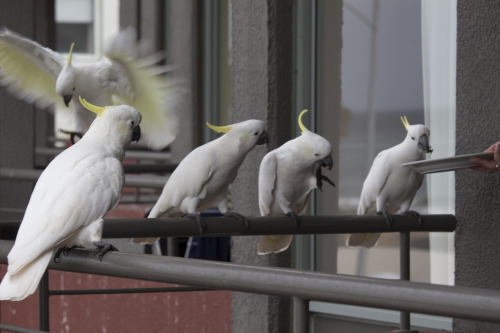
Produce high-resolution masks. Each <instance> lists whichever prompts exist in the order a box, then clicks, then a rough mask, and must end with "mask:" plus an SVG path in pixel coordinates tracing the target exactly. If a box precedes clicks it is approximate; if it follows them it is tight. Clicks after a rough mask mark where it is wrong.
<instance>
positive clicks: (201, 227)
mask: <svg viewBox="0 0 500 333" xmlns="http://www.w3.org/2000/svg"><path fill="white" fill-rule="evenodd" d="M186 216H187V217H189V218H192V219H195V220H196V222H198V230H199V231H200V234H204V233H205V229H206V228H207V225H206V223H205V222H203V220H202V219H201V214H200V213H198V212H194V213H189V214H187V215H186Z"/></svg>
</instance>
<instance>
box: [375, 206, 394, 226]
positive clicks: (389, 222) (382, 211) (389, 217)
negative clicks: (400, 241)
mask: <svg viewBox="0 0 500 333" xmlns="http://www.w3.org/2000/svg"><path fill="white" fill-rule="evenodd" d="M377 215H382V216H383V217H384V218H385V220H386V222H387V226H388V227H389V229H392V223H393V222H394V220H393V218H392V216H391V215H389V213H387V211H385V210H381V211H378V212H377Z"/></svg>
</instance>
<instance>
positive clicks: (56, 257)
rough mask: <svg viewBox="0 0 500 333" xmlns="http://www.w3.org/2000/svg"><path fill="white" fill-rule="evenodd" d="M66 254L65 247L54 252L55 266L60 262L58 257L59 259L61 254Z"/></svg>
mask: <svg viewBox="0 0 500 333" xmlns="http://www.w3.org/2000/svg"><path fill="white" fill-rule="evenodd" d="M65 252H66V248H65V247H60V248H58V249H57V250H56V253H54V262H55V263H56V264H58V263H59V262H60V257H61V254H62V253H64V254H66V253H65Z"/></svg>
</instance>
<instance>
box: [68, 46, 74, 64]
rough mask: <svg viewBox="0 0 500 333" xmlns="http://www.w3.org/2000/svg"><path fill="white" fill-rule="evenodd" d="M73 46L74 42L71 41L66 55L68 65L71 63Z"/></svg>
mask: <svg viewBox="0 0 500 333" xmlns="http://www.w3.org/2000/svg"><path fill="white" fill-rule="evenodd" d="M74 47H75V42H73V43H71V46H70V48H69V55H68V65H71V59H72V58H73V48H74Z"/></svg>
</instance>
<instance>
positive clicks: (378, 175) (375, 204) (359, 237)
mask: <svg viewBox="0 0 500 333" xmlns="http://www.w3.org/2000/svg"><path fill="white" fill-rule="evenodd" d="M401 120H402V121H403V124H404V126H405V128H406V131H407V132H408V133H407V135H406V138H405V140H404V141H403V142H401V143H400V144H398V145H396V146H394V147H392V148H389V149H386V150H384V151H382V152H380V153H379V154H378V155H377V157H376V158H375V160H374V161H373V164H372V167H371V168H370V172H369V173H368V176H367V177H366V179H365V182H364V183H363V189H362V191H361V198H360V201H359V206H358V215H373V214H380V215H383V216H385V218H386V219H387V222H388V224H389V227H390V225H391V222H392V219H391V216H390V214H395V213H397V212H398V211H400V212H402V213H403V214H410V215H414V216H416V217H417V218H418V219H419V223H420V217H419V215H418V213H416V212H414V211H410V210H409V209H410V206H411V203H412V201H413V198H414V197H415V194H416V193H417V190H418V189H419V188H420V185H422V181H423V179H424V176H423V175H422V174H420V173H418V172H416V171H413V170H412V169H411V168H409V167H405V166H402V165H401V164H404V163H408V162H415V161H420V160H423V159H425V154H426V153H432V148H431V147H430V146H429V136H430V131H429V129H428V128H427V127H425V126H424V125H410V123H409V122H408V119H406V117H404V118H403V117H401ZM379 237H380V234H352V235H350V237H349V238H348V239H347V245H348V246H365V247H367V248H370V247H372V246H375V245H376V244H377V241H378V239H379Z"/></svg>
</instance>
